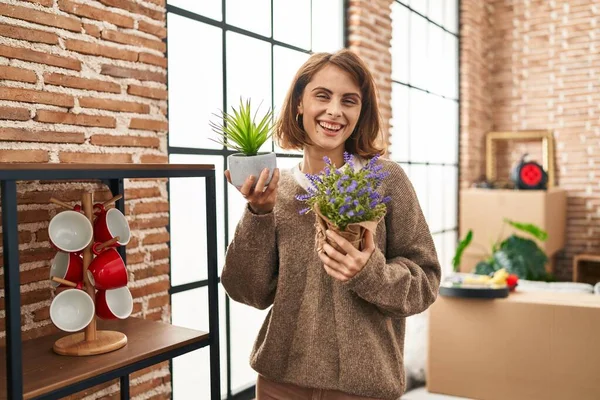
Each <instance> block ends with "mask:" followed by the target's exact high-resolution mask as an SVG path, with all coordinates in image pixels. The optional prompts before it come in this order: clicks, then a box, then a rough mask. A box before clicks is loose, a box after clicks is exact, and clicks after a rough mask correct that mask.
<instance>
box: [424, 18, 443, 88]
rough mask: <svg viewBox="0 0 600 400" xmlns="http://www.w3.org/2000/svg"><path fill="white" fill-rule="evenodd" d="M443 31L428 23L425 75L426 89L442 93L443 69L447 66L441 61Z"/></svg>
mask: <svg viewBox="0 0 600 400" xmlns="http://www.w3.org/2000/svg"><path fill="white" fill-rule="evenodd" d="M444 34H445V32H444V31H443V30H442V29H441V28H439V27H437V26H435V25H433V24H429V44H428V47H427V59H428V63H427V66H428V68H429V73H428V77H427V81H428V82H427V83H428V84H427V89H428V90H429V91H430V92H432V93H436V94H442V93H443V91H444V69H445V68H446V67H447V66H446V65H444V63H443V58H442V57H443V43H444Z"/></svg>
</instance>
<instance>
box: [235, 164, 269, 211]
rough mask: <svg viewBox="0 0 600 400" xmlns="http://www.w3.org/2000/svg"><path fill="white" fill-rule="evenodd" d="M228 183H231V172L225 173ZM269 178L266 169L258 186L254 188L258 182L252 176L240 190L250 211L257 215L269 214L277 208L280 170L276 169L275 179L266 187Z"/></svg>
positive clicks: (260, 177) (259, 178) (259, 179)
mask: <svg viewBox="0 0 600 400" xmlns="http://www.w3.org/2000/svg"><path fill="white" fill-rule="evenodd" d="M225 176H226V177H227V181H228V182H229V183H231V174H230V172H229V170H226V171H225ZM268 178H269V169H268V168H265V169H264V170H263V171H262V172H261V173H260V176H259V177H258V181H257V182H256V186H254V188H252V185H253V184H254V182H255V181H256V178H255V177H254V176H252V175H250V176H249V177H248V178H246V180H245V181H244V184H243V185H242V187H240V188H239V189H238V190H239V192H240V193H241V194H242V196H244V198H245V199H246V200H247V201H248V205H249V206H250V209H251V210H252V212H254V213H255V214H268V213H270V212H271V211H273V208H274V207H275V201H276V200H277V185H278V183H279V168H275V170H274V171H273V177H272V178H271V181H270V182H269V184H268V185H266V186H265V182H266V181H267V179H268Z"/></svg>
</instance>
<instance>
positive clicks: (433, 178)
mask: <svg viewBox="0 0 600 400" xmlns="http://www.w3.org/2000/svg"><path fill="white" fill-rule="evenodd" d="M427 168H428V171H427V180H428V182H427V183H428V193H427V197H428V210H429V213H428V220H427V223H428V224H429V229H430V230H431V231H432V232H437V231H441V230H442V229H444V207H445V206H444V202H445V200H446V199H445V198H444V189H445V187H446V184H445V183H444V169H443V167H441V166H438V165H430V166H427Z"/></svg>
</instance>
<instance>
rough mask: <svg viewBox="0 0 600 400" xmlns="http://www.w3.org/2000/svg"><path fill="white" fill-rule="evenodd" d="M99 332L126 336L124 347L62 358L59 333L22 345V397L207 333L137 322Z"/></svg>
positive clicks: (2, 366) (2, 381) (0, 351)
mask: <svg viewBox="0 0 600 400" xmlns="http://www.w3.org/2000/svg"><path fill="white" fill-rule="evenodd" d="M98 329H99V330H114V331H119V332H123V333H124V334H125V335H127V345H126V346H125V347H123V348H121V349H119V350H116V351H113V352H110V353H106V354H101V355H94V356H80V357H71V356H62V355H58V354H56V353H54V351H53V350H52V346H53V345H54V342H55V341H56V340H57V339H59V338H61V337H64V336H68V335H69V334H68V333H66V332H62V333H60V334H57V335H49V336H45V337H41V338H38V339H32V340H28V341H25V342H23V397H24V398H25V399H31V398H33V397H36V396H39V395H42V394H46V393H49V392H51V391H54V390H57V389H60V388H63V387H65V386H68V385H71V384H73V383H76V382H81V381H83V380H85V379H88V378H92V377H94V376H97V375H100V374H102V373H106V372H110V371H112V370H114V369H118V368H121V367H125V366H127V365H131V364H133V363H135V362H138V361H141V360H144V359H147V358H150V357H153V356H156V355H159V354H162V353H166V352H167V351H170V350H174V349H177V348H180V347H183V346H186V345H189V344H193V343H198V342H201V341H204V340H208V333H206V332H202V331H197V330H192V329H187V328H181V327H177V326H173V325H170V324H166V323H162V322H154V321H148V320H143V319H139V318H128V319H126V320H123V321H101V320H99V321H98ZM6 398H7V394H6V349H5V348H0V399H6Z"/></svg>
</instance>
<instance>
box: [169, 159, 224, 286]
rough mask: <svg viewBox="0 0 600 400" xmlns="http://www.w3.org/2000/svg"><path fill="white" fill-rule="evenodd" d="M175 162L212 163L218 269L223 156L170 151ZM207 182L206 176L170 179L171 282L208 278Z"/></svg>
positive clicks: (221, 259) (221, 239)
mask: <svg viewBox="0 0 600 400" xmlns="http://www.w3.org/2000/svg"><path fill="white" fill-rule="evenodd" d="M169 162H170V163H172V164H213V165H214V166H215V176H216V190H217V255H218V268H219V271H220V270H221V268H222V266H223V262H224V260H225V256H224V246H225V241H224V237H223V236H224V235H223V232H224V227H225V223H224V215H225V212H224V204H223V157H219V156H197V155H186V154H171V155H170V157H169ZM205 189H206V183H205V179H204V178H171V179H170V181H169V196H170V200H169V204H170V216H171V221H170V234H171V282H172V284H173V285H181V284H184V283H189V282H193V281H198V280H203V279H206V278H207V277H208V272H207V255H206V251H207V237H206V200H205V199H206V190H205Z"/></svg>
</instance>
